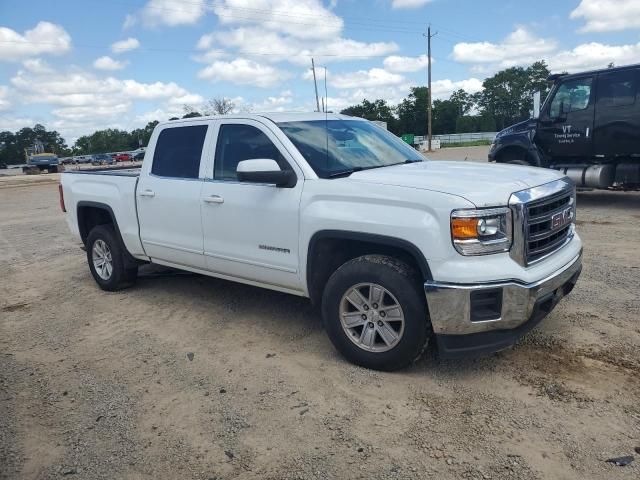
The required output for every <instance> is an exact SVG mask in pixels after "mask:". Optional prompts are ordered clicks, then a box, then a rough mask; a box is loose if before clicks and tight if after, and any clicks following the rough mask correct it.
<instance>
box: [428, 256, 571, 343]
mask: <svg viewBox="0 0 640 480" xmlns="http://www.w3.org/2000/svg"><path fill="white" fill-rule="evenodd" d="M581 270H582V252H580V253H579V254H578V255H577V256H576V257H575V258H574V259H573V260H571V261H570V262H569V263H568V264H566V265H565V266H564V267H562V268H561V269H560V270H558V271H557V272H555V273H554V274H553V275H550V276H549V277H547V278H544V279H542V280H539V281H537V282H534V283H523V282H520V281H518V280H507V281H499V282H491V283H479V284H452V283H440V282H437V281H427V282H425V284H424V290H425V294H426V296H427V305H428V306H429V315H430V318H431V324H432V326H433V331H434V333H435V334H436V335H441V336H462V335H472V334H482V333H485V332H493V331H503V330H517V329H519V328H521V327H524V326H525V324H527V323H528V322H530V321H531V322H534V323H537V322H538V321H540V320H542V318H544V316H546V315H547V314H548V313H549V312H550V311H551V310H552V309H553V307H555V305H556V304H557V303H558V301H559V300H560V299H561V298H562V297H563V296H564V295H566V294H568V293H569V292H570V291H571V289H572V288H573V286H574V285H575V283H576V281H577V279H578V276H579V275H580V272H581ZM472 292H480V293H482V292H498V293H499V294H500V295H501V302H500V307H499V313H498V314H497V315H495V318H490V319H485V320H477V321H473V320H472V319H473V317H474V315H473V312H472V309H473V308H474V302H473V301H472ZM534 317H535V318H534ZM534 326H535V325H534ZM531 328H533V327H531ZM529 329H530V328H529ZM527 331H528V330H527ZM514 341H515V340H514Z"/></svg>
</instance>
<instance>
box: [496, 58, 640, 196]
mask: <svg viewBox="0 0 640 480" xmlns="http://www.w3.org/2000/svg"><path fill="white" fill-rule="evenodd" d="M549 79H550V81H553V82H554V85H553V87H552V89H551V92H550V93H549V95H548V96H547V99H546V100H545V102H544V105H543V106H542V108H541V110H540V115H539V117H538V118H533V119H530V120H526V121H524V122H521V123H518V124H516V125H512V126H511V127H509V128H506V129H504V130H502V131H501V132H499V133H498V134H497V135H496V138H495V140H494V142H493V144H492V145H491V149H490V151H489V161H494V162H498V163H512V164H517V165H532V166H536V167H545V168H553V169H556V170H560V171H561V172H562V173H564V174H565V175H567V176H568V177H569V178H571V180H573V181H574V182H575V184H576V185H577V186H578V187H589V188H610V187H617V188H622V189H628V190H635V189H640V65H630V66H624V67H614V68H607V69H604V70H595V71H591V72H581V73H572V74H570V75H569V74H560V75H551V76H550V77H549Z"/></svg>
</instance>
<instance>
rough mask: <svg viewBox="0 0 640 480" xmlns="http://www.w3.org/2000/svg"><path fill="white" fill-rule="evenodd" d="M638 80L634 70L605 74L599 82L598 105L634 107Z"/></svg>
mask: <svg viewBox="0 0 640 480" xmlns="http://www.w3.org/2000/svg"><path fill="white" fill-rule="evenodd" d="M637 84H638V80H637V78H636V72H635V71H634V70H628V71H623V72H614V73H605V74H603V75H600V78H599V80H598V103H599V104H600V105H603V106H607V107H619V106H622V105H633V104H634V103H635V101H636V89H637Z"/></svg>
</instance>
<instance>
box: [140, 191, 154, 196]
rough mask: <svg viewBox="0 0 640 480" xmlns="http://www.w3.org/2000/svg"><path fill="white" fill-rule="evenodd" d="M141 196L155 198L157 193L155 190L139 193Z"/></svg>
mask: <svg viewBox="0 0 640 480" xmlns="http://www.w3.org/2000/svg"><path fill="white" fill-rule="evenodd" d="M139 195H140V196H141V197H155V196H156V192H154V191H153V190H143V191H142V192H140V193H139Z"/></svg>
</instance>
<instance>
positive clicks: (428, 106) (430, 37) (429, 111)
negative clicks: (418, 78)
mask: <svg viewBox="0 0 640 480" xmlns="http://www.w3.org/2000/svg"><path fill="white" fill-rule="evenodd" d="M437 34H438V32H436V33H434V34H433V35H431V25H429V26H428V27H427V35H426V37H427V142H428V143H427V145H428V147H429V151H431V39H432V38H433V37H435V36H436V35H437Z"/></svg>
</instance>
